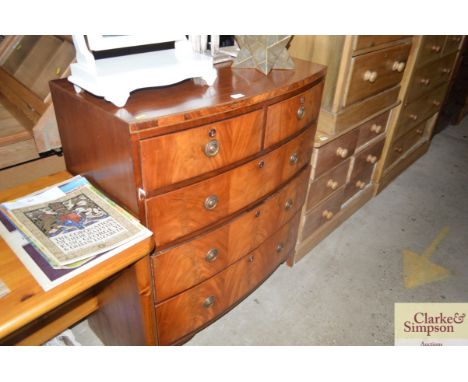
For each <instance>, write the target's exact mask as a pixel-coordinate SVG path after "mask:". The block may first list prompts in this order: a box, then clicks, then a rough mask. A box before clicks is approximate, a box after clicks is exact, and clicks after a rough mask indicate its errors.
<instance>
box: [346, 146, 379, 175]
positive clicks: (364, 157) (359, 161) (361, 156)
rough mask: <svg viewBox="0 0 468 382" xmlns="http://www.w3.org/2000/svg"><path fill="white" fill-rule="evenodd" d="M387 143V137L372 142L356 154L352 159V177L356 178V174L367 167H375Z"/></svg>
mask: <svg viewBox="0 0 468 382" xmlns="http://www.w3.org/2000/svg"><path fill="white" fill-rule="evenodd" d="M384 144H385V138H383V139H381V140H379V141H378V142H375V143H372V144H371V145H370V146H369V147H366V148H365V149H364V150H362V151H361V152H359V153H358V154H355V155H354V157H353V159H352V163H353V164H352V166H353V167H352V171H351V174H350V178H351V179H352V178H354V177H355V176H356V174H358V173H360V172H362V171H364V170H365V169H366V168H373V167H374V165H375V164H376V163H377V161H378V160H379V159H380V155H381V154H382V149H383V146H384Z"/></svg>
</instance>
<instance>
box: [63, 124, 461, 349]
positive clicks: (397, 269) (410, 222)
mask: <svg viewBox="0 0 468 382" xmlns="http://www.w3.org/2000/svg"><path fill="white" fill-rule="evenodd" d="M467 136H468V118H466V119H465V121H464V123H463V124H462V125H460V126H450V127H448V128H447V129H445V130H443V131H442V132H441V133H440V134H438V135H436V136H435V137H434V139H433V143H432V145H431V146H430V149H429V151H428V153H427V154H426V155H425V156H423V157H422V158H421V159H419V160H418V161H417V162H416V163H415V164H413V165H412V166H411V167H410V168H409V169H408V170H407V171H405V172H404V173H403V174H402V175H400V176H399V177H398V178H397V179H396V180H395V181H394V182H393V183H391V184H390V185H389V186H388V187H387V188H386V189H385V190H384V191H383V192H382V193H381V194H379V195H378V196H377V197H376V198H374V199H372V200H371V201H369V202H368V203H367V204H366V205H365V206H364V207H362V208H361V209H360V210H359V211H358V212H356V213H355V214H354V215H353V216H352V217H351V218H349V219H348V220H347V221H346V222H345V223H343V224H342V225H341V226H340V227H339V228H338V229H336V230H335V231H334V232H333V233H332V234H330V235H329V236H328V237H327V238H326V239H325V240H323V241H322V242H321V243H320V244H319V245H318V246H317V247H315V248H314V249H313V250H312V251H311V252H310V253H309V254H308V255H307V256H306V257H305V258H303V260H301V261H300V262H299V263H298V264H296V265H295V266H294V268H292V269H291V268H288V267H287V266H281V267H280V268H279V269H278V270H277V271H276V272H275V273H274V274H273V275H272V276H271V277H270V278H269V279H268V280H267V281H266V282H265V283H264V284H262V285H261V286H260V287H259V288H258V289H257V290H256V291H255V292H254V293H252V294H251V295H250V296H249V297H248V298H246V299H245V300H244V301H243V302H242V303H241V304H239V305H238V306H237V307H236V308H234V309H233V310H232V311H231V312H229V313H228V314H226V315H225V316H224V317H222V318H221V319H219V320H218V321H217V322H215V323H214V324H212V325H211V326H209V327H208V328H206V329H205V330H203V331H201V332H200V333H198V334H197V335H196V336H195V337H193V339H192V340H191V341H189V342H188V343H187V345H392V344H393V340H394V339H393V336H394V334H393V333H394V332H393V331H394V328H393V312H394V303H395V302H467V301H468V257H467V248H468V232H467V226H468V202H467V199H468V138H467ZM444 226H449V228H450V232H449V234H448V236H447V237H446V238H445V239H444V240H443V242H442V243H441V244H440V246H439V247H438V249H437V250H436V251H435V252H434V254H433V256H432V260H433V261H434V262H435V263H437V264H439V265H441V266H443V267H446V268H448V269H449V270H450V271H451V275H450V276H449V277H448V278H446V279H445V280H442V281H437V282H432V283H429V284H427V285H424V286H420V287H417V288H413V289H405V287H404V284H403V256H402V251H403V250H404V249H409V250H413V251H415V252H418V253H421V252H422V251H423V250H424V249H425V248H426V247H427V246H429V244H430V243H431V241H432V240H433V239H434V237H435V236H436V235H437V233H438V232H439V231H440V230H441V229H442V227H444ZM72 330H73V333H74V334H75V337H76V339H77V340H78V341H79V342H81V343H82V344H84V345H96V344H100V341H99V340H98V339H97V338H96V337H95V336H94V335H93V333H92V332H91V330H90V329H89V327H88V326H87V323H86V321H84V322H82V323H80V324H79V325H77V326H75V327H74V328H73V329H72Z"/></svg>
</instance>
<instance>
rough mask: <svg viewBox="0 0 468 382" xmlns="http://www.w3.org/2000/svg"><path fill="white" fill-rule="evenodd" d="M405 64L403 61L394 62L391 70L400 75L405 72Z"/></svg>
mask: <svg viewBox="0 0 468 382" xmlns="http://www.w3.org/2000/svg"><path fill="white" fill-rule="evenodd" d="M405 66H406V63H404V62H403V61H395V62H394V63H393V66H392V70H393V71H394V72H398V73H401V72H402V71H403V70H405Z"/></svg>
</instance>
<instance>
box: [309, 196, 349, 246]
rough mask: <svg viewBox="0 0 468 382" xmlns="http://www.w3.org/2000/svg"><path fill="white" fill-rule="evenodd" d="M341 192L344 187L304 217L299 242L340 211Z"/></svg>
mask: <svg viewBox="0 0 468 382" xmlns="http://www.w3.org/2000/svg"><path fill="white" fill-rule="evenodd" d="M343 192H344V187H342V188H340V189H339V190H337V191H335V192H334V193H333V194H332V195H331V196H330V197H329V198H328V199H326V200H324V201H323V202H321V203H320V204H318V205H317V206H316V207H315V208H313V209H312V210H310V211H309V212H307V213H306V214H305V215H304V221H303V226H302V233H301V240H305V239H306V238H307V237H308V236H309V235H311V234H312V233H313V232H314V231H315V230H316V229H317V228H319V227H320V226H322V225H323V224H325V223H327V222H328V221H330V220H331V219H333V218H334V216H335V215H336V214H337V213H338V212H339V211H340V209H341V204H342V202H343Z"/></svg>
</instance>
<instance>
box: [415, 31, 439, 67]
mask: <svg viewBox="0 0 468 382" xmlns="http://www.w3.org/2000/svg"><path fill="white" fill-rule="evenodd" d="M444 43H445V36H424V37H423V38H422V41H421V47H420V49H419V54H418V58H417V61H416V62H417V64H416V66H417V67H420V66H422V65H424V64H426V63H427V62H429V61H432V60H435V59H437V58H439V57H441V56H442V49H443V47H444Z"/></svg>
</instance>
